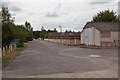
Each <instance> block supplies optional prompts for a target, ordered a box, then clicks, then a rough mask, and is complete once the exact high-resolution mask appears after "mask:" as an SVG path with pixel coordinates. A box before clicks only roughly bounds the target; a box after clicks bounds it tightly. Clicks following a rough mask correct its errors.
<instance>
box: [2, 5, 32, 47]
mask: <svg viewBox="0 0 120 80" xmlns="http://www.w3.org/2000/svg"><path fill="white" fill-rule="evenodd" d="M1 12H2V18H3V20H2V23H3V24H2V46H6V45H9V44H10V42H11V41H13V40H15V39H18V40H19V41H20V45H21V44H22V46H23V43H24V42H25V41H30V40H32V39H33V31H32V30H33V29H32V27H31V24H30V23H29V22H27V21H26V22H25V26H24V25H15V24H14V20H13V18H12V17H11V14H10V12H9V10H8V8H6V7H2V11H1Z"/></svg>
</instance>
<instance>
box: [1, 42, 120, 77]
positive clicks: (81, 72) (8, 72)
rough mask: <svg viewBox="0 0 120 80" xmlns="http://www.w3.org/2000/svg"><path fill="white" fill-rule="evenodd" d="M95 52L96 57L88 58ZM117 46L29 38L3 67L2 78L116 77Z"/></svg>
mask: <svg viewBox="0 0 120 80" xmlns="http://www.w3.org/2000/svg"><path fill="white" fill-rule="evenodd" d="M90 55H99V56H100V57H99V58H93V57H90ZM117 56H118V51H117V49H85V48H79V47H73V46H63V45H60V44H55V43H50V42H46V41H40V40H39V41H32V42H30V44H29V45H28V47H27V48H25V49H24V50H23V51H22V52H21V55H20V56H18V57H17V58H16V59H15V60H14V61H13V62H12V63H10V64H9V66H8V67H6V68H5V69H4V70H3V77H4V78H49V77H50V78H51V77H52V78H56V77H57V78H59V77H60V78H62V77H64V78H75V77H76V78H86V77H87V78H95V77H97V78H116V77H118V59H117Z"/></svg>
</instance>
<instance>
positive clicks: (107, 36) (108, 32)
mask: <svg viewBox="0 0 120 80" xmlns="http://www.w3.org/2000/svg"><path fill="white" fill-rule="evenodd" d="M118 26H119V23H118V22H88V23H87V24H86V25H85V26H84V28H83V30H82V32H81V44H86V45H96V46H119V45H118V44H119V43H120V40H119V38H118V32H119V31H120V28H119V27H118Z"/></svg>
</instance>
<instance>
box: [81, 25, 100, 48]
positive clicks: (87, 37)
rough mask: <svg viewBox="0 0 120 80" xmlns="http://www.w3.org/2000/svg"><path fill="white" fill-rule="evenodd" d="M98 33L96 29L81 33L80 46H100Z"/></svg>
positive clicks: (87, 29) (85, 30)
mask: <svg viewBox="0 0 120 80" xmlns="http://www.w3.org/2000/svg"><path fill="white" fill-rule="evenodd" d="M100 40H101V39H100V31H98V30H97V29H96V28H94V27H92V28H86V29H84V30H83V32H82V33H81V44H86V45H97V46H100V44H101V42H100Z"/></svg>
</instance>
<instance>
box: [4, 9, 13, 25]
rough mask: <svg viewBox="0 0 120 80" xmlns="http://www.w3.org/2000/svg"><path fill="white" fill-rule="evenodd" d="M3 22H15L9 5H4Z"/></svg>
mask: <svg viewBox="0 0 120 80" xmlns="http://www.w3.org/2000/svg"><path fill="white" fill-rule="evenodd" d="M2 19H3V20H2V23H3V24H5V23H13V21H14V18H12V17H11V14H10V12H9V10H8V8H7V7H2Z"/></svg>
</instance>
